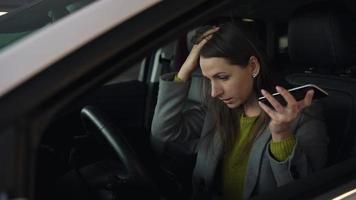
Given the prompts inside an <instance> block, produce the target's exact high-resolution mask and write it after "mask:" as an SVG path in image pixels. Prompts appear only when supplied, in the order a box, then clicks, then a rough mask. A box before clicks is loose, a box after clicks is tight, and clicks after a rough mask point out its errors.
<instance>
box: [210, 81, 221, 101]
mask: <svg viewBox="0 0 356 200" xmlns="http://www.w3.org/2000/svg"><path fill="white" fill-rule="evenodd" d="M221 94H222V89H221V88H220V87H219V86H217V85H215V84H211V97H213V98H215V97H218V96H220V95H221Z"/></svg>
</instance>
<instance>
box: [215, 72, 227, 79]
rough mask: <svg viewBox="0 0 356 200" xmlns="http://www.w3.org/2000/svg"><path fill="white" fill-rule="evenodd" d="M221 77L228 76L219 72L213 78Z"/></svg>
mask: <svg viewBox="0 0 356 200" xmlns="http://www.w3.org/2000/svg"><path fill="white" fill-rule="evenodd" d="M221 75H226V72H218V73H216V74H214V75H213V78H216V77H219V76H221Z"/></svg>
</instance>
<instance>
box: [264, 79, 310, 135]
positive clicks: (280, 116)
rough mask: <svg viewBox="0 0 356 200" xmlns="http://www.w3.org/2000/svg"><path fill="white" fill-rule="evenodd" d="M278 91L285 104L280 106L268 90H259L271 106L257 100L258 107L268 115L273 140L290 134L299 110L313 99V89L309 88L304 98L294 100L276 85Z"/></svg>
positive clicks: (286, 91)
mask: <svg viewBox="0 0 356 200" xmlns="http://www.w3.org/2000/svg"><path fill="white" fill-rule="evenodd" d="M276 89H277V92H279V93H280V94H281V95H282V96H283V98H284V100H285V101H286V102H287V105H286V106H282V105H281V104H280V103H279V102H278V101H277V100H276V99H275V98H274V97H273V96H272V95H271V94H270V93H269V92H267V91H266V90H261V93H262V95H263V96H265V97H266V98H267V100H268V101H269V102H270V103H271V105H272V107H273V108H270V107H269V106H267V105H265V104H264V103H262V102H259V104H260V107H261V108H262V109H263V110H264V111H265V112H266V113H267V114H268V115H269V116H270V118H271V121H270V123H269V129H270V131H271V134H272V140H273V141H281V140H284V139H286V138H288V137H290V136H291V135H292V131H291V125H292V123H293V121H294V120H295V119H296V118H297V117H298V115H299V113H300V111H301V110H302V109H303V108H305V107H308V106H309V105H310V104H311V102H312V99H313V95H314V91H313V90H309V91H308V92H307V93H306V95H305V97H304V99H302V100H300V101H296V100H295V98H294V97H293V96H292V94H290V93H289V92H288V90H286V89H284V88H282V87H280V86H277V87H276Z"/></svg>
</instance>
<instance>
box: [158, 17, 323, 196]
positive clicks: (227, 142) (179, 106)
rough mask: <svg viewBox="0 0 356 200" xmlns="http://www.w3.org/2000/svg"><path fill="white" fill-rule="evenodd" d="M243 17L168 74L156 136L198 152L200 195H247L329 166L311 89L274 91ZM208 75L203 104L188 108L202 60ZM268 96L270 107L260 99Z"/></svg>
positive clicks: (209, 35) (196, 187) (213, 33)
mask: <svg viewBox="0 0 356 200" xmlns="http://www.w3.org/2000/svg"><path fill="white" fill-rule="evenodd" d="M253 36H254V34H253V32H251V31H250V32H249V29H247V28H243V27H242V24H239V25H237V23H233V22H226V23H224V24H221V25H219V27H214V28H212V29H211V30H209V31H207V32H205V33H204V34H203V35H202V36H201V37H200V40H199V41H198V42H196V44H195V45H194V46H193V48H192V50H191V52H190V54H189V56H188V57H187V59H186V61H185V62H184V64H183V65H182V67H181V68H180V70H179V72H178V73H176V74H175V73H173V74H166V75H163V76H162V78H161V81H160V88H159V94H158V101H157V106H156V110H155V114H154V119H153V123H152V138H153V139H154V140H156V141H161V142H162V143H164V144H166V145H169V144H170V143H176V144H179V145H181V146H182V147H184V148H185V152H186V153H190V154H195V153H196V154H197V158H196V164H195V168H194V172H193V191H194V198H196V199H211V198H213V197H218V196H222V197H223V198H224V199H249V198H251V197H252V196H253V195H256V194H260V193H262V192H267V191H271V190H273V189H275V188H276V187H279V186H281V185H284V184H286V183H288V182H290V181H292V180H294V179H298V178H302V177H306V176H308V175H309V174H310V173H311V172H313V171H315V170H318V169H320V168H322V167H323V166H324V164H325V163H326V159H327V143H328V139H327V135H326V129H325V125H324V122H323V121H322V120H321V116H320V109H319V108H318V106H317V105H316V104H315V103H313V104H312V98H313V91H308V93H307V94H306V96H305V98H304V99H303V100H301V101H296V100H295V99H294V97H293V96H292V95H291V94H290V93H289V92H288V91H287V90H286V89H284V88H282V87H280V86H277V87H276V90H277V91H278V92H280V93H281V94H282V96H283V97H284V99H285V101H286V102H287V105H286V106H282V105H281V104H280V103H279V102H278V101H277V100H276V99H274V98H273V97H272V95H271V94H270V93H269V92H268V91H272V87H271V84H270V81H269V78H270V76H268V73H267V70H268V68H267V66H266V62H265V61H264V58H263V53H262V48H260V47H259V46H258V44H259V43H258V40H257V37H253ZM199 64H200V67H201V71H202V74H203V76H204V77H205V78H206V79H207V80H208V82H209V86H210V87H208V88H207V89H206V91H207V92H209V93H210V95H211V96H210V97H207V99H206V102H205V103H204V105H202V106H200V107H195V108H191V109H189V110H184V109H183V107H184V103H185V101H186V98H187V94H188V90H189V86H190V76H191V74H192V72H193V70H195V68H196V67H197V66H199ZM260 95H263V96H265V97H266V98H267V99H268V101H269V102H270V104H271V105H272V106H271V107H269V106H267V105H265V104H263V103H260V102H258V97H259V96H260Z"/></svg>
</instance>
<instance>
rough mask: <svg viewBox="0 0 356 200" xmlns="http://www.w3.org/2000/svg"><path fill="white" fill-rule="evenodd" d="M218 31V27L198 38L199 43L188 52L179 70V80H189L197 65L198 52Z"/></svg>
mask: <svg viewBox="0 0 356 200" xmlns="http://www.w3.org/2000/svg"><path fill="white" fill-rule="evenodd" d="M218 30H219V27H214V28H212V29H210V30H208V31H206V32H205V33H204V34H203V35H202V36H201V37H200V38H201V39H200V41H199V42H198V43H196V44H194V45H193V48H192V50H191V51H190V53H189V55H188V57H187V59H186V60H185V62H184V63H183V65H182V67H181V68H180V70H179V72H178V74H177V76H178V78H179V79H181V80H183V81H186V80H188V79H189V78H190V76H191V74H192V72H193V71H194V69H195V68H196V67H197V66H198V65H199V63H198V62H199V55H200V50H201V48H202V47H203V46H204V44H205V43H206V42H207V41H209V39H210V38H211V37H212V36H213V34H214V33H215V32H217V31H218Z"/></svg>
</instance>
